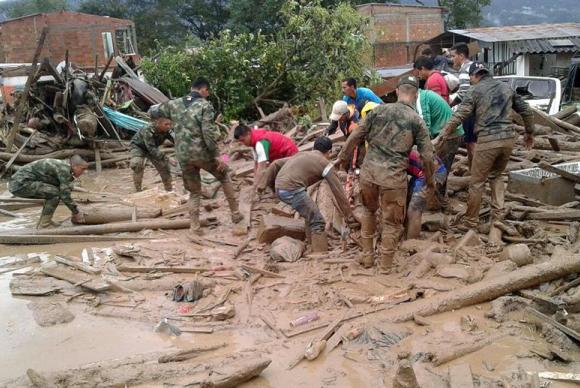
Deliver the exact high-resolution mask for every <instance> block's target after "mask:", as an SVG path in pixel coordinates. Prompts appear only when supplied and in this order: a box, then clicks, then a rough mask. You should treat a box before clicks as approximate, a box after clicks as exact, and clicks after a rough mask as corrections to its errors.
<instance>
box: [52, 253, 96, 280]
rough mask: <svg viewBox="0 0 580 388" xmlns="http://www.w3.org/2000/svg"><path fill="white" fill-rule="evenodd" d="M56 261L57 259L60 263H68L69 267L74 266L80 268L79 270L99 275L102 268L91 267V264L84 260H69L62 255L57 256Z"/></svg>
mask: <svg viewBox="0 0 580 388" xmlns="http://www.w3.org/2000/svg"><path fill="white" fill-rule="evenodd" d="M54 261H56V262H57V263H60V264H64V265H68V266H69V267H72V268H74V269H78V270H79V271H83V272H86V273H88V274H90V275H98V274H100V273H101V270H100V269H97V268H94V267H91V266H90V265H87V264H85V263H82V262H75V261H72V260H69V259H67V258H64V257H62V256H55V257H54Z"/></svg>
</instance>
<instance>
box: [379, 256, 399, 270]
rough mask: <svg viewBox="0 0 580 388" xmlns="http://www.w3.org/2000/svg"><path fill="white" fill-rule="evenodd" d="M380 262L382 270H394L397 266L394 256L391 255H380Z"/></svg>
mask: <svg viewBox="0 0 580 388" xmlns="http://www.w3.org/2000/svg"><path fill="white" fill-rule="evenodd" d="M378 264H379V269H380V270H381V271H387V272H392V271H393V270H394V267H395V265H394V263H393V256H391V255H382V256H381V257H379V260H378Z"/></svg>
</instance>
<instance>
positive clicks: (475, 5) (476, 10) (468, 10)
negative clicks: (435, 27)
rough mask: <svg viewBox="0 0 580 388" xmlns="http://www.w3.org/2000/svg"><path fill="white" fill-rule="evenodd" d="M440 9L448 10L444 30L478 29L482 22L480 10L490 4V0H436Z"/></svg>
mask: <svg viewBox="0 0 580 388" xmlns="http://www.w3.org/2000/svg"><path fill="white" fill-rule="evenodd" d="M437 4H438V5H439V6H440V7H444V8H447V9H448V10H449V14H448V19H447V22H446V26H445V27H446V29H453V28H472V27H479V25H480V24H481V20H482V18H483V17H482V15H481V9H482V8H483V7H486V6H488V5H490V4H491V0H437Z"/></svg>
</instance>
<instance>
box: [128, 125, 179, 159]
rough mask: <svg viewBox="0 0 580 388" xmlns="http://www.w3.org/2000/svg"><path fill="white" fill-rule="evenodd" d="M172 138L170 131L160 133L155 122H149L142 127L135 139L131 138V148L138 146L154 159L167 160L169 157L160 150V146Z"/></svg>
mask: <svg viewBox="0 0 580 388" xmlns="http://www.w3.org/2000/svg"><path fill="white" fill-rule="evenodd" d="M166 139H168V140H170V141H171V140H172V139H171V135H170V134H169V133H158V132H157V131H156V130H155V125H154V124H149V125H148V126H146V127H145V128H142V129H140V130H139V131H138V132H137V133H136V134H135V136H133V139H131V148H136V149H138V150H139V151H141V152H143V153H144V154H145V155H146V156H147V157H149V158H151V159H154V160H166V159H167V157H166V156H165V154H164V153H162V152H161V151H160V150H159V146H160V145H161V144H162V143H163V142H164V141H165V140H166Z"/></svg>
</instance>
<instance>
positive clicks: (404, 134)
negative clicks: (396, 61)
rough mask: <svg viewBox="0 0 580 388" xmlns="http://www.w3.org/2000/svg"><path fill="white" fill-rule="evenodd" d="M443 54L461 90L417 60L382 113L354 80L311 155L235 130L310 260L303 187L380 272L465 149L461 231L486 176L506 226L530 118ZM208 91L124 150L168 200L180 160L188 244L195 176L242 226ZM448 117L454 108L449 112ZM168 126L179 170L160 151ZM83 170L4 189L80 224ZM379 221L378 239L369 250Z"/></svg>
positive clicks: (503, 89)
mask: <svg viewBox="0 0 580 388" xmlns="http://www.w3.org/2000/svg"><path fill="white" fill-rule="evenodd" d="M450 54H451V58H452V59H453V63H454V64H455V65H456V74H457V78H458V80H459V81H458V90H457V91H454V90H450V89H452V87H450V86H452V85H450V83H449V82H448V80H446V78H445V77H446V74H444V73H442V72H441V71H440V70H439V68H438V67H437V66H439V65H437V60H436V59H437V58H432V57H429V56H423V57H420V58H418V59H417V60H416V62H415V74H414V75H410V76H404V77H402V78H401V79H400V80H399V82H398V86H397V89H396V94H397V102H395V103H390V104H385V103H383V101H382V100H381V99H380V98H379V97H378V96H376V95H375V94H374V93H373V92H372V91H371V90H370V89H367V88H362V87H357V83H356V80H355V79H352V78H347V79H345V80H344V81H343V83H342V90H343V94H344V96H343V99H342V100H340V101H337V102H335V103H334V105H333V108H332V113H331V115H330V121H331V122H330V126H329V127H328V128H327V130H326V132H325V133H324V135H323V136H321V137H319V138H318V139H316V141H315V142H314V146H313V150H312V151H302V152H299V149H298V147H297V146H296V144H295V143H294V141H293V140H292V139H291V138H289V137H287V136H285V135H283V134H281V133H278V132H273V131H268V130H264V129H257V128H249V127H247V126H244V125H239V124H238V125H236V126H235V128H233V135H234V138H235V139H236V140H237V141H239V142H240V143H242V144H244V145H246V146H249V147H252V150H253V153H254V160H255V176H254V189H255V190H256V192H257V193H263V192H264V190H266V188H268V187H270V188H271V189H272V190H273V192H274V193H275V194H276V195H277V197H278V198H279V199H280V200H281V201H282V202H284V203H287V204H288V205H290V206H292V208H294V209H295V210H296V211H297V212H298V213H299V214H300V215H301V216H302V217H304V219H305V220H306V223H307V226H308V228H307V230H308V232H307V235H308V238H309V241H310V243H311V247H312V251H314V252H325V251H327V250H328V238H327V235H326V222H325V220H324V218H323V216H322V214H321V212H320V210H319V208H318V206H317V205H316V203H315V202H314V201H313V200H312V199H311V198H310V197H309V195H308V193H307V188H308V187H309V186H311V185H313V184H315V183H316V182H319V181H321V180H325V181H326V182H327V183H328V185H329V187H330V190H331V192H332V193H333V195H334V198H335V200H336V201H335V202H336V204H337V207H338V210H339V211H340V213H341V214H342V216H343V217H344V219H345V221H346V224H347V225H348V226H351V227H354V226H355V225H357V224H360V225H361V241H360V243H361V246H362V255H361V256H360V260H359V261H360V263H361V264H362V265H363V266H365V267H372V266H373V265H374V263H375V261H377V262H378V265H379V266H380V267H381V268H383V269H385V270H388V269H389V268H391V267H392V266H393V258H394V255H395V252H396V249H397V245H398V243H399V241H400V239H401V237H402V235H403V233H404V231H405V224H406V234H407V237H408V238H416V237H418V236H419V233H420V230H421V215H422V213H423V211H424V210H425V209H426V207H427V204H428V203H429V202H431V200H435V202H437V203H439V204H440V206H441V207H442V208H443V209H444V210H445V208H446V206H447V201H446V181H447V174H448V172H450V171H451V168H452V164H453V161H454V158H455V154H456V153H457V150H458V148H459V146H460V145H461V144H464V145H465V146H466V148H467V149H468V151H469V153H470V158H471V159H470V160H472V163H471V181H470V186H469V200H468V204H467V212H466V215H465V222H464V225H465V226H467V227H469V228H477V227H478V224H479V210H480V206H481V198H482V192H483V188H484V184H485V182H486V181H487V180H488V178H489V179H490V184H491V189H492V217H493V218H494V219H500V218H501V217H502V216H503V214H502V211H503V181H502V180H501V174H502V172H503V171H504V169H505V167H506V165H507V162H508V160H509V157H510V155H511V152H512V149H513V147H514V145H515V141H516V136H515V135H516V134H515V132H514V128H513V125H512V120H511V110H512V109H513V110H515V111H516V112H517V113H519V114H520V115H521V116H522V118H523V121H524V124H525V135H524V141H525V144H526V145H527V146H531V144H532V143H533V122H532V112H531V110H530V108H529V106H528V105H527V103H525V102H524V101H523V100H522V99H521V98H520V97H519V96H518V95H517V94H516V93H514V92H513V91H512V90H511V88H510V87H509V85H507V84H505V83H503V82H501V81H498V80H495V79H494V78H493V77H492V75H491V74H490V72H489V71H488V70H487V69H486V68H485V67H484V66H483V65H481V64H480V63H474V62H471V61H469V50H468V48H467V46H466V45H464V44H458V45H456V46H454V47H452V48H451V50H450ZM439 62H440V61H439ZM421 80H422V81H425V87H424V89H422V88H420V87H419V85H420V81H421ZM209 87H210V85H209V82H208V81H207V80H205V79H202V78H200V79H197V80H196V81H194V82H193V84H192V88H191V94H190V95H188V96H185V97H182V98H178V99H174V100H170V101H168V102H166V103H163V104H161V105H158V106H155V107H153V108H152V109H151V110H150V116H151V120H152V122H151V124H150V125H149V126H147V127H145V128H143V129H142V130H140V131H139V132H138V133H137V134H136V135H135V136H134V138H133V140H132V142H131V169H132V170H133V178H134V184H135V189H136V190H137V191H140V190H141V189H142V180H143V171H144V165H145V161H146V160H149V161H150V162H151V163H152V164H153V166H154V167H155V168H156V169H157V171H158V172H159V175H160V176H161V179H162V181H163V185H164V187H165V189H166V190H172V189H173V183H172V179H171V172H170V164H174V165H175V164H176V163H177V162H178V163H179V165H180V166H181V170H182V174H183V182H184V187H185V189H186V190H187V191H189V202H188V203H189V212H190V217H191V226H190V233H191V235H192V237H194V238H195V236H199V235H201V234H203V232H202V228H201V225H200V218H199V216H200V202H201V177H200V170H202V169H203V170H205V171H207V172H209V173H210V174H212V175H213V176H214V177H215V178H216V179H217V180H219V182H220V183H221V187H222V188H223V191H224V194H225V197H226V199H227V202H228V204H229V208H230V211H231V220H232V222H233V223H238V222H240V221H241V220H242V219H243V216H242V214H241V213H240V212H239V207H238V199H237V197H236V193H235V191H234V188H233V186H232V182H231V178H230V171H229V168H228V166H227V165H226V164H225V163H224V162H223V161H222V160H221V159H220V155H219V147H218V142H219V140H220V136H221V134H220V131H219V129H218V127H217V125H216V123H215V121H214V120H215V114H214V109H213V106H212V104H211V103H210V102H209V101H208V100H207V97H208V96H209ZM454 92H456V93H455V94H454ZM452 107H456V108H455V112H453V110H452ZM171 128H173V131H174V135H175V137H174V139H172V140H174V142H175V155H176V159H177V161H175V160H173V159H171V158H168V157H167V155H165V154H164V153H163V152H161V151H160V149H159V146H160V144H161V143H163V142H164V141H165V140H166V139H167V138H168V133H169V130H170V129H171ZM337 130H340V131H341V132H342V134H343V135H344V137H345V138H346V144H345V145H344V147H343V148H342V150H341V151H340V153H339V154H338V156H337V158H336V160H335V161H334V162H333V161H331V156H332V145H333V144H332V141H331V139H330V138H329V136H331V135H332V134H333V133H335V132H336V131H337ZM87 167H88V164H87V163H86V162H85V161H84V160H82V159H81V158H80V157H78V156H75V157H73V158H71V160H70V161H56V160H51V159H47V160H41V161H38V162H34V163H31V164H29V165H27V166H25V167H23V168H22V169H20V170H19V171H18V172H17V173H15V174H14V175H13V177H12V180H11V182H10V186H9V189H10V191H11V192H12V193H13V194H14V195H16V196H20V197H25V198H43V199H45V200H46V202H45V206H44V208H43V212H42V216H41V219H40V222H39V226H40V227H48V226H52V225H53V223H52V214H53V213H54V210H55V208H56V206H57V205H58V203H59V201H60V200H62V201H63V202H64V203H65V205H66V206H67V207H68V208H69V209H70V210H71V212H72V214H73V221H74V222H78V223H82V219H83V215H82V213H81V212H80V211H79V209H78V208H77V206H76V204H75V203H74V201H73V200H72V199H71V197H70V191H71V190H72V181H73V179H74V178H75V177H78V176H80V175H81V174H82V173H83V172H84V171H85V170H86V168H87ZM342 168H344V169H345V170H347V171H351V172H356V176H357V177H358V182H359V187H360V200H361V202H362V205H363V211H362V212H361V213H358V214H357V217H355V216H354V214H353V211H352V208H351V205H350V202H349V198H348V197H347V195H346V193H345V190H344V186H343V183H342V182H341V180H340V179H339V176H338V174H337V171H338V170H339V169H342ZM379 210H380V214H381V217H380V220H379V221H378V222H377V213H378V211H379ZM378 223H380V225H381V227H380V229H381V236H380V243H378V244H376V247H375V241H376V240H379V239H378V238H377V237H378V236H377V229H379V228H377V224H378Z"/></svg>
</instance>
